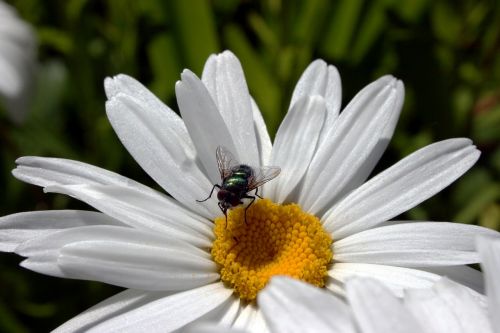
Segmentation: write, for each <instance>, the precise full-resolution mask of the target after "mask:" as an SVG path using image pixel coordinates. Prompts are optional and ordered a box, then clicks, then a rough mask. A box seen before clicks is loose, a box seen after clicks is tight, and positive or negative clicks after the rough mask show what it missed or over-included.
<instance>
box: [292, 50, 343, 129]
mask: <svg viewBox="0 0 500 333" xmlns="http://www.w3.org/2000/svg"><path fill="white" fill-rule="evenodd" d="M313 95H319V96H323V97H324V99H325V102H326V109H327V110H328V115H327V119H328V121H327V122H326V124H327V125H331V124H333V121H334V119H335V118H336V117H337V115H338V113H339V110H340V104H341V102H342V85H341V83H340V75H339V72H338V71H337V68H335V66H332V65H327V64H326V62H324V61H323V60H321V59H318V60H315V61H313V62H312V63H311V64H310V65H309V66H308V67H307V68H306V70H305V71H304V73H302V76H301V77H300V79H299V81H298V82H297V85H296V86H295V89H294V91H293V94H292V100H291V102H290V108H293V106H294V104H295V103H297V101H299V100H300V99H301V98H303V97H305V96H313Z"/></svg>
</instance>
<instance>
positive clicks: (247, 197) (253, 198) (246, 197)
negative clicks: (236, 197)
mask: <svg viewBox="0 0 500 333" xmlns="http://www.w3.org/2000/svg"><path fill="white" fill-rule="evenodd" d="M243 198H244V199H252V201H250V203H249V204H248V206H246V207H245V224H247V225H248V223H247V209H248V208H249V207H250V206H251V205H252V204H253V202H254V201H255V197H254V196H253V195H245V196H244V197H243Z"/></svg>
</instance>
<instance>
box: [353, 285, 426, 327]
mask: <svg viewBox="0 0 500 333" xmlns="http://www.w3.org/2000/svg"><path fill="white" fill-rule="evenodd" d="M346 292H347V299H348V300H349V304H350V305H351V307H352V311H353V314H354V317H356V320H357V323H358V326H359V327H360V329H361V331H362V332H364V333H386V332H392V333H412V332H415V333H421V332H424V330H423V329H422V327H421V326H420V324H419V323H418V322H417V320H416V319H415V318H414V317H413V315H412V314H411V313H410V312H409V311H408V310H406V309H405V308H404V307H403V306H402V303H401V302H400V300H399V299H398V298H397V297H396V296H394V295H393V294H392V293H391V291H390V290H389V289H387V287H385V286H384V285H383V284H382V283H380V282H379V281H377V280H373V279H369V278H363V279H361V278H353V279H350V280H349V281H348V282H347V284H346Z"/></svg>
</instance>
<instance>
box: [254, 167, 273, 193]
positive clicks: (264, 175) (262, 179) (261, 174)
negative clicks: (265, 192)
mask: <svg viewBox="0 0 500 333" xmlns="http://www.w3.org/2000/svg"><path fill="white" fill-rule="evenodd" d="M253 170H254V175H253V177H252V179H251V180H250V184H248V191H251V190H254V189H256V188H257V187H259V186H261V185H263V184H264V183H267V182H268V181H270V180H271V179H273V178H276V177H277V176H278V175H279V174H280V172H281V168H280V167H277V166H264V167H260V168H255V167H254V168H253Z"/></svg>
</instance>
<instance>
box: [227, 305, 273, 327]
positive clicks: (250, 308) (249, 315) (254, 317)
mask: <svg viewBox="0 0 500 333" xmlns="http://www.w3.org/2000/svg"><path fill="white" fill-rule="evenodd" d="M233 327H234V328H236V329H238V330H244V331H247V332H250V333H268V332H269V328H268V326H267V325H266V322H265V320H264V317H263V315H262V312H261V311H260V310H259V309H258V308H257V307H256V306H255V304H253V303H247V305H246V306H244V307H243V308H242V309H241V311H240V313H239V314H238V316H237V317H236V320H235V321H234V323H233Z"/></svg>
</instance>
